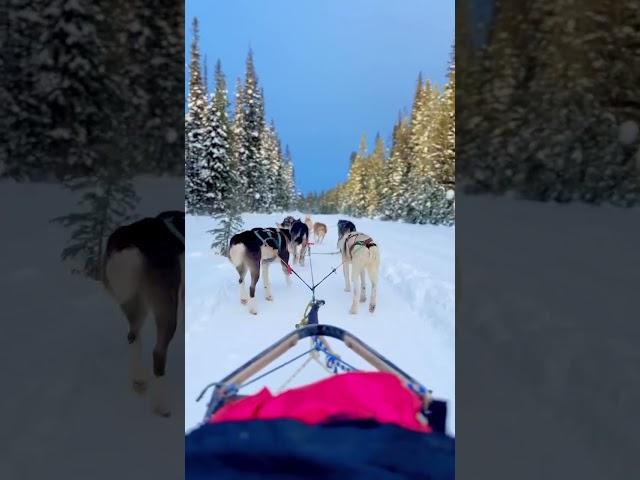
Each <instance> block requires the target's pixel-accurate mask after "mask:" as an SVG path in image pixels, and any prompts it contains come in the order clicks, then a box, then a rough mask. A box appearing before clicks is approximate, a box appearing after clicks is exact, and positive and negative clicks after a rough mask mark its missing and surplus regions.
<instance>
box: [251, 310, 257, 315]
mask: <svg viewBox="0 0 640 480" xmlns="http://www.w3.org/2000/svg"><path fill="white" fill-rule="evenodd" d="M249 313H250V314H251V315H258V311H257V310H255V309H254V310H249Z"/></svg>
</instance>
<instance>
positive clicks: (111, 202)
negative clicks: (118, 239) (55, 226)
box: [51, 171, 139, 280]
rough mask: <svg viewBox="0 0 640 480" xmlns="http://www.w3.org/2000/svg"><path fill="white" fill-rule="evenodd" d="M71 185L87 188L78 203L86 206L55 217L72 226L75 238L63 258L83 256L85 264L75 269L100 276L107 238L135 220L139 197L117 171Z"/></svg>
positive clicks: (72, 186)
mask: <svg viewBox="0 0 640 480" xmlns="http://www.w3.org/2000/svg"><path fill="white" fill-rule="evenodd" d="M68 188H70V190H72V191H74V192H84V193H82V196H81V198H80V201H79V202H78V205H79V206H81V207H84V208H86V209H85V210H84V211H82V212H79V213H71V214H68V215H64V216H61V217H57V218H54V219H52V220H51V222H53V223H59V224H61V225H63V226H64V227H65V228H70V229H72V233H71V241H70V242H69V244H68V245H67V247H65V248H64V250H63V251H62V254H61V258H62V260H63V261H64V260H74V259H76V258H80V259H81V260H82V262H83V263H82V266H81V267H80V268H73V269H72V272H73V273H79V274H83V275H86V276H87V277H89V278H92V279H94V280H100V279H101V275H102V262H103V259H104V248H105V246H106V239H107V238H108V237H109V235H111V233H112V232H113V231H114V230H115V229H116V228H117V227H118V226H120V225H122V224H124V223H126V222H128V221H130V220H131V212H132V211H133V209H134V207H135V205H136V204H137V203H138V201H139V198H138V197H137V195H136V193H135V190H134V189H133V186H132V184H131V181H130V180H128V179H126V178H122V177H120V176H119V175H118V174H117V173H114V172H113V171H112V172H102V173H100V174H98V175H96V176H91V177H86V178H81V179H75V180H72V181H70V182H69V183H68Z"/></svg>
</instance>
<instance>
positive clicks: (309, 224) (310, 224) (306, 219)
mask: <svg viewBox="0 0 640 480" xmlns="http://www.w3.org/2000/svg"><path fill="white" fill-rule="evenodd" d="M304 224H305V225H306V226H307V228H308V229H309V231H310V232H311V231H313V220H311V217H310V216H309V215H307V216H306V217H304Z"/></svg>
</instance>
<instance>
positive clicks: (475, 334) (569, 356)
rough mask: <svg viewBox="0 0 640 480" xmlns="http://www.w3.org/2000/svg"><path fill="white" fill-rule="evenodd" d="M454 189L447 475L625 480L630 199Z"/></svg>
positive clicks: (632, 267)
mask: <svg viewBox="0 0 640 480" xmlns="http://www.w3.org/2000/svg"><path fill="white" fill-rule="evenodd" d="M461 197H462V196H458V209H457V220H458V224H457V227H456V228H457V239H456V250H457V252H456V262H457V265H458V266H459V268H460V273H459V274H458V275H457V279H456V280H457V284H458V286H457V289H456V299H457V301H458V305H459V307H458V309H457V312H456V313H457V325H456V328H457V330H456V331H457V335H456V352H457V360H458V362H457V370H456V381H457V386H458V388H457V393H458V396H459V398H461V399H464V400H463V401H462V400H461V401H459V402H458V406H459V409H458V425H459V428H458V433H459V435H458V438H461V439H463V441H462V443H460V442H458V444H457V454H458V455H459V458H464V462H461V464H460V469H459V471H457V473H458V474H459V475H460V476H461V477H466V476H469V477H470V478H482V476H483V473H484V472H485V471H486V472H487V475H485V476H490V477H492V478H519V479H538V478H581V479H591V478H598V479H600V478H607V479H613V478H631V476H629V472H632V471H636V472H638V471H640V457H639V456H638V454H637V450H638V448H637V420H635V421H634V420H632V419H633V418H637V415H636V414H634V412H636V411H637V408H638V405H639V404H640V392H639V391H638V385H640V374H639V373H638V365H640V349H639V348H638V345H640V322H638V312H639V311H640V295H638V286H639V285H640V269H639V268H638V265H640V249H639V248H638V245H640V222H639V221H638V219H640V215H639V214H640V209H638V208H633V209H622V208H614V207H611V206H600V207H598V206H588V205H581V204H564V205H559V204H553V203H549V204H542V203H537V202H526V201H518V200H514V199H508V198H505V197H502V198H500V197H493V196H489V195H487V196H473V197H466V198H461ZM488 439H490V441H489V440H488ZM493 458H496V459H498V461H495V462H488V461H487V459H493ZM632 464H633V465H632ZM523 466H526V468H523ZM489 469H490V470H489ZM489 471H490V472H491V473H490V474H489V473H488V472H489ZM465 473H466V474H467V475H465ZM632 476H633V475H632Z"/></svg>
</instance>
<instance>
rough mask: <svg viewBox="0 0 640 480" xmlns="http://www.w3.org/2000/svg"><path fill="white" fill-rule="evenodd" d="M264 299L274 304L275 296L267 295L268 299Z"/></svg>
mask: <svg viewBox="0 0 640 480" xmlns="http://www.w3.org/2000/svg"><path fill="white" fill-rule="evenodd" d="M264 299H265V300H266V301H267V302H273V296H271V295H267V296H266V297H264Z"/></svg>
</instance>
